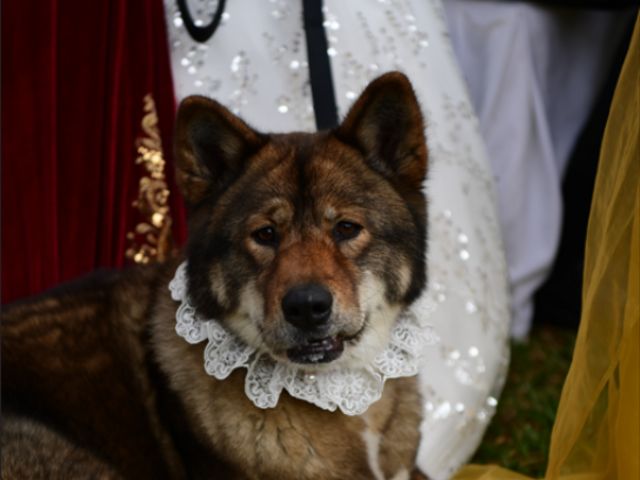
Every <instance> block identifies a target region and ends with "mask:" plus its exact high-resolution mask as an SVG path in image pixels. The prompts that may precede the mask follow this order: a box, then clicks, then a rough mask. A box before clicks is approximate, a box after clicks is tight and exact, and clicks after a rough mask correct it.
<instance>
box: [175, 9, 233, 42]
mask: <svg viewBox="0 0 640 480" xmlns="http://www.w3.org/2000/svg"><path fill="white" fill-rule="evenodd" d="M177 2H178V10H180V15H181V16H182V21H183V23H184V26H185V27H186V28H187V32H189V35H190V36H191V38H193V39H194V40H195V41H196V42H200V43H204V42H206V41H207V40H209V39H210V38H211V36H212V35H213V34H214V33H215V32H216V30H217V29H218V26H219V25H220V20H221V18H222V13H223V12H224V4H225V0H218V8H216V12H215V14H214V15H213V18H212V19H211V22H210V23H209V25H205V26H204V27H198V26H197V25H196V24H195V23H194V22H193V17H192V16H191V12H190V11H189V7H188V6H187V0H177Z"/></svg>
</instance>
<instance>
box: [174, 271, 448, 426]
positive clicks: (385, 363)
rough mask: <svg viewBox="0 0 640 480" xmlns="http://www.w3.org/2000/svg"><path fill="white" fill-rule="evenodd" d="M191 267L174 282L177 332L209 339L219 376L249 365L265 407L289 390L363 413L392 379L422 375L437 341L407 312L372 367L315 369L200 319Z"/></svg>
mask: <svg viewBox="0 0 640 480" xmlns="http://www.w3.org/2000/svg"><path fill="white" fill-rule="evenodd" d="M186 267H187V264H186V262H184V263H182V264H181V265H180V266H179V267H178V269H177V270H176V274H175V276H174V278H173V280H171V282H170V283H169V290H170V291H171V298H173V300H175V301H176V302H180V306H179V307H178V309H177V311H176V333H177V334H178V335H179V336H181V337H182V338H184V339H185V340H186V341H187V342H189V343H191V344H197V343H200V342H204V341H205V340H207V341H208V343H207V346H206V347H205V350H204V369H205V371H206V372H207V373H208V374H209V375H211V376H213V377H215V378H217V379H218V380H224V379H225V378H227V377H228V376H229V375H230V374H231V372H233V371H234V370H236V369H238V368H246V369H247V375H246V377H245V393H246V395H247V397H248V398H249V399H250V400H251V401H252V402H253V403H254V404H255V405H256V406H257V407H259V408H273V407H275V406H276V404H277V403H278V399H279V398H280V393H281V392H282V390H283V389H284V390H286V391H287V392H288V393H289V394H290V395H291V396H292V397H294V398H297V399H300V400H304V401H306V402H309V403H312V404H313V405H316V406H318V407H320V408H322V409H325V410H330V411H335V410H336V409H339V410H340V411H341V412H343V413H345V414H346V415H360V414H362V413H363V412H364V411H365V410H367V408H369V406H370V405H371V404H372V403H374V402H375V401H377V400H378V399H379V398H380V396H381V395H382V389H383V387H384V382H385V381H386V380H387V379H388V378H398V377H408V376H412V375H416V374H417V373H418V366H419V359H420V354H421V352H422V350H423V348H425V347H426V346H428V345H433V344H435V343H436V342H437V338H436V336H435V334H434V333H433V332H432V329H431V327H430V326H428V325H422V324H420V323H419V321H418V319H417V317H416V316H415V314H414V313H413V312H411V311H409V310H407V311H405V312H403V313H402V314H401V315H400V316H399V317H398V320H397V322H396V325H395V326H394V327H393V330H392V332H391V338H390V341H389V344H388V345H387V347H386V348H385V350H384V351H383V352H382V353H380V354H379V355H378V356H377V357H376V358H375V360H374V362H373V364H372V365H370V366H368V367H366V368H360V369H345V368H343V369H337V370H322V371H318V372H316V373H310V372H309V371H307V370H303V369H301V368H298V367H296V366H295V365H294V364H288V363H282V362H278V361H276V360H274V359H273V358H272V357H271V356H270V355H269V354H268V353H265V352H260V351H257V350H256V349H255V348H253V347H251V346H249V345H247V344H246V343H244V342H243V341H242V340H241V339H239V338H238V337H237V336H235V335H234V334H232V333H231V332H229V331H228V330H227V329H225V328H224V327H223V326H222V325H221V324H220V323H219V322H218V321H217V320H215V319H207V320H204V319H202V318H200V317H199V316H198V314H197V312H196V310H195V308H194V307H193V306H192V305H191V304H190V303H189V299H188V294H187V268H186Z"/></svg>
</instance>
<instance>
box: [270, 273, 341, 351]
mask: <svg viewBox="0 0 640 480" xmlns="http://www.w3.org/2000/svg"><path fill="white" fill-rule="evenodd" d="M332 305H333V296H332V295H331V292H329V290H327V289H326V288H325V287H323V286H322V285H319V284H316V283H310V284H304V285H298V286H295V287H293V288H291V289H290V290H289V291H288V292H287V293H286V295H285V296H284V298H283V299H282V312H283V314H284V318H285V320H286V321H287V322H289V323H290V324H291V325H293V326H295V327H296V328H297V329H298V330H299V331H300V333H301V334H302V336H303V337H304V338H305V339H306V340H305V341H304V343H303V344H302V345H299V346H296V347H293V348H290V349H289V350H287V357H288V358H289V360H291V361H292V362H296V363H326V362H331V361H333V360H335V359H337V358H338V357H339V356H340V355H341V354H342V351H343V350H344V344H343V341H342V339H341V338H340V337H338V336H333V337H330V336H327V333H328V330H329V327H330V320H331V307H332Z"/></svg>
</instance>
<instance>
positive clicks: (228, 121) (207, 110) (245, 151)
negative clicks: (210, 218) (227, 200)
mask: <svg viewBox="0 0 640 480" xmlns="http://www.w3.org/2000/svg"><path fill="white" fill-rule="evenodd" d="M266 139H267V137H266V136H265V135H262V134H260V133H258V132H256V131H255V130H253V129H252V128H251V127H249V126H248V125H247V124H246V123H244V122H243V121H242V120H241V119H240V118H238V117H237V116H236V115H234V114H233V113H231V112H230V111H229V110H227V109H226V108H225V107H223V106H222V105H220V104H219V103H218V102H216V101H215V100H211V99H209V98H206V97H200V96H191V97H187V98H185V99H184V100H183V101H182V103H181V104H180V107H179V108H178V114H177V118H176V133H175V141H174V145H175V161H176V182H177V183H178V186H179V187H180V190H181V191H182V194H183V195H184V197H185V199H186V200H187V203H188V204H190V205H194V204H196V203H198V202H199V201H200V200H201V199H202V198H204V196H206V195H207V194H209V193H211V192H215V191H217V190H220V189H222V188H224V187H225V186H227V185H228V184H229V183H230V182H231V181H232V180H233V179H234V178H235V177H236V176H237V175H238V174H239V173H240V171H241V170H242V168H243V166H244V163H245V161H246V159H247V158H248V157H250V156H251V155H252V154H253V153H255V152H256V151H257V150H259V149H260V147H261V146H262V145H264V143H265V142H266Z"/></svg>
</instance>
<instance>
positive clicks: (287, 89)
mask: <svg viewBox="0 0 640 480" xmlns="http://www.w3.org/2000/svg"><path fill="white" fill-rule="evenodd" d="M187 3H188V5H189V8H190V11H191V14H192V16H193V17H194V18H195V19H196V22H197V23H201V24H207V23H209V20H210V18H211V15H212V12H213V11H214V10H215V7H216V5H217V2H216V1H211V0H190V1H188V2H187ZM165 7H166V17H167V26H168V32H169V42H170V47H171V56H172V68H173V75H174V83H175V88H176V97H177V98H178V99H182V98H184V97H185V96H187V95H190V94H201V95H207V96H210V97H213V98H215V99H216V100H218V101H220V102H221V103H223V104H225V105H226V106H228V107H229V108H230V109H231V110H232V111H234V112H235V113H237V114H238V115H240V116H242V118H244V119H245V120H246V121H247V122H248V123H249V124H251V125H252V126H254V127H255V128H257V129H259V130H262V131H265V132H282V131H291V130H303V131H313V130H314V129H315V122H314V115H313V107H312V100H311V92H310V87H309V75H308V65H307V51H306V45H305V35H304V31H303V26H302V2H301V1H299V0H263V1H259V2H257V1H248V0H229V1H228V2H227V5H226V11H225V13H224V14H223V21H222V23H221V25H220V27H219V28H218V30H217V31H216V32H215V34H214V35H213V37H212V38H210V39H209V40H208V41H207V42H206V43H204V44H200V43H197V42H195V41H193V40H192V39H191V38H190V37H189V35H188V33H187V31H186V29H185V27H184V23H183V20H182V18H181V17H180V14H179V13H178V9H177V6H176V3H175V0H165ZM324 14H325V31H326V35H327V39H328V42H329V55H330V58H331V67H332V73H333V78H334V85H335V89H336V97H337V104H338V109H339V114H340V115H342V116H343V115H345V114H346V112H347V110H348V108H349V106H350V104H351V103H352V102H353V101H354V100H355V99H356V98H357V97H358V95H359V94H360V93H361V91H362V90H363V88H364V87H365V86H366V85H367V83H368V82H369V81H370V80H371V79H373V78H375V77H376V76H378V75H380V74H382V73H383V72H386V71H389V70H401V71H403V72H404V73H405V74H407V76H408V77H409V78H410V79H411V81H412V83H413V85H414V88H415V90H416V93H417V95H418V98H419V100H420V102H421V105H422V109H423V112H424V115H425V119H426V136H427V144H428V149H429V175H428V180H427V181H426V192H427V195H428V200H429V226H428V237H429V240H428V242H429V245H428V254H427V255H428V276H429V281H428V288H427V289H426V290H425V292H424V294H423V295H422V297H421V298H420V299H419V300H418V301H417V302H416V303H415V304H414V305H413V306H412V309H411V310H412V312H413V314H415V316H416V317H418V318H419V320H420V322H421V324H422V325H429V326H430V328H431V331H432V333H433V337H436V338H437V341H435V343H434V342H433V341H428V342H425V345H424V348H423V352H422V353H423V356H422V357H421V360H420V364H419V367H418V369H419V380H420V387H421V391H422V395H423V402H424V416H423V421H422V425H421V432H422V437H421V444H420V449H419V452H418V458H417V463H418V466H419V468H420V469H421V470H423V471H424V472H425V473H426V474H427V475H429V476H430V477H432V478H434V479H436V480H437V479H444V478H448V477H450V476H451V475H452V474H453V473H454V472H455V471H456V470H457V469H458V468H459V467H460V466H461V465H462V464H463V463H465V462H466V461H468V460H469V458H470V456H471V455H472V454H473V452H474V451H475V449H476V448H477V446H478V444H479V443H480V440H481V438H482V435H483V433H484V431H485V429H486V426H487V424H488V422H489V421H490V419H491V417H492V415H493V413H494V411H495V408H496V404H497V399H498V396H499V393H500V390H501V388H502V384H503V381H504V377H505V373H506V369H507V364H508V358H509V350H508V337H509V306H508V288H507V283H506V266H505V260H504V253H503V248H502V244H501V240H500V239H501V235H500V230H499V223H498V220H497V216H496V205H495V203H496V202H495V198H494V196H495V193H494V184H493V179H492V176H491V174H490V170H489V165H488V162H487V156H486V152H485V146H484V144H483V142H482V140H481V137H480V134H479V130H478V122H477V119H476V116H475V114H474V111H473V109H472V107H471V105H470V103H469V98H468V95H467V92H466V89H465V86H464V83H463V81H462V78H461V75H460V73H459V71H458V68H457V66H456V63H455V60H454V58H453V53H452V49H451V45H450V41H449V38H448V33H447V27H446V24H445V21H444V14H443V10H442V6H441V4H440V2H439V1H438V0H431V1H418V0H378V1H374V0H369V1H354V0H349V1H340V0H326V1H325V12H324ZM431 339H432V340H433V338H432V337H431ZM203 368H204V366H203Z"/></svg>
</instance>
